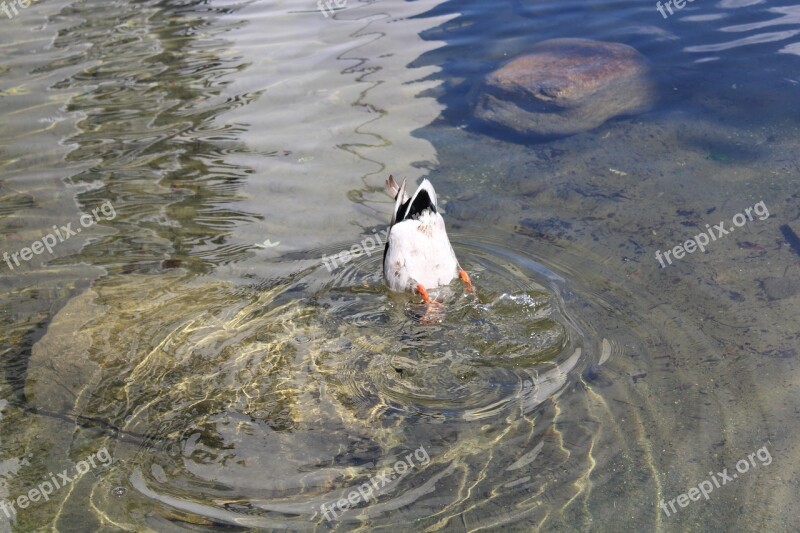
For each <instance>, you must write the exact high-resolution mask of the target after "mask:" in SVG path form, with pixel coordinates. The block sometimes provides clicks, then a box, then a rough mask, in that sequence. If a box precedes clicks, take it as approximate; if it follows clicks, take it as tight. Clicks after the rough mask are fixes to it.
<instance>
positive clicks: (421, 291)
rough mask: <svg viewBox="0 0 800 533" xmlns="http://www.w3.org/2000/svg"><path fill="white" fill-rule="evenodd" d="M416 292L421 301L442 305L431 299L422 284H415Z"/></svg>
mask: <svg viewBox="0 0 800 533" xmlns="http://www.w3.org/2000/svg"><path fill="white" fill-rule="evenodd" d="M417 292H418V293H419V295H420V296H422V301H423V302H425V303H426V304H428V305H443V304H442V303H441V302H437V301H436V300H434V299H432V298H431V297H430V295H429V294H428V291H426V290H425V287H423V286H422V284H418V285H417Z"/></svg>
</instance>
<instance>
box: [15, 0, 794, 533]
mask: <svg viewBox="0 0 800 533" xmlns="http://www.w3.org/2000/svg"><path fill="white" fill-rule="evenodd" d="M421 4H422V3H420V2H394V1H388V2H372V3H366V2H365V3H356V2H353V1H351V2H350V3H349V4H348V6H347V9H344V10H340V11H338V12H337V13H336V14H335V16H329V17H325V16H323V14H321V13H320V12H319V11H317V10H316V7H315V5H314V3H313V2H310V3H308V4H307V5H300V4H297V3H293V4H292V5H291V6H289V5H287V4H285V3H281V2H260V3H249V4H248V3H242V4H234V3H229V2H210V3H209V2H200V1H188V2H180V3H174V2H173V3H170V4H169V5H166V4H164V3H159V2H138V3H136V4H135V5H133V4H130V3H125V2H111V3H108V2H106V3H98V2H89V3H79V4H75V3H69V2H67V1H53V2H41V3H36V4H33V5H32V6H31V7H30V8H29V9H27V10H25V11H24V13H22V12H21V14H20V15H19V17H17V18H16V19H15V20H14V21H13V22H9V21H6V22H5V24H4V26H3V31H4V32H7V34H8V36H9V38H8V40H5V41H4V42H6V44H4V45H2V47H3V49H4V52H5V54H6V56H7V57H8V58H9V61H8V63H7V65H5V66H3V67H0V69H2V72H3V74H4V79H5V80H6V83H5V84H4V85H3V87H0V106H2V107H0V113H2V116H3V119H4V120H3V121H0V164H2V167H3V169H4V173H3V178H2V180H1V181H0V224H2V227H3V231H2V235H3V236H2V237H0V243H2V246H0V249H1V250H3V251H8V250H11V251H16V250H19V249H21V248H23V247H25V246H29V245H30V244H31V243H32V242H34V241H36V240H39V239H41V238H42V236H43V235H44V234H45V233H47V232H49V231H51V229H50V228H51V227H52V226H53V225H54V224H55V225H63V224H66V223H67V222H69V221H71V220H72V221H74V220H78V218H79V216H80V214H81V213H90V212H91V210H92V209H93V208H96V207H97V206H100V205H106V204H104V202H105V203H108V205H113V206H114V209H115V213H116V215H115V216H114V217H113V218H109V219H107V220H103V221H100V222H99V223H98V224H97V225H95V226H92V227H91V228H86V230H85V231H83V232H82V233H81V234H80V235H76V236H75V237H74V238H72V237H71V238H70V239H69V240H67V241H65V242H63V243H60V244H59V247H58V248H55V249H54V250H53V253H52V254H50V253H47V254H41V255H37V256H36V257H35V258H34V259H33V260H31V261H30V262H29V263H26V264H24V265H23V266H21V267H20V268H19V269H16V270H14V271H10V270H6V269H3V271H2V272H0V279H1V280H2V291H3V295H4V300H3V307H2V309H3V315H2V330H0V331H2V337H0V350H2V352H1V353H2V355H3V359H2V361H3V363H2V365H3V366H2V375H0V398H2V399H0V426H2V431H1V432H0V435H2V437H0V447H1V448H0V450H2V455H0V500H12V499H16V498H17V497H18V496H19V495H23V494H25V493H27V492H28V491H29V490H30V489H31V488H33V487H35V486H36V485H37V484H38V483H40V482H41V480H42V479H47V475H48V473H50V472H62V471H63V470H64V469H65V468H71V467H72V465H74V464H76V463H77V462H78V461H80V460H82V459H84V458H86V457H89V456H92V454H96V453H97V452H98V451H99V450H103V449H107V450H108V451H109V452H110V453H111V456H112V458H113V463H112V464H111V465H109V466H107V467H105V466H104V467H103V468H100V469H97V470H96V471H92V472H91V473H86V474H84V475H81V476H77V477H76V479H75V480H73V481H72V482H71V483H70V484H69V488H68V489H66V488H65V489H63V490H60V491H58V492H57V493H55V494H54V495H53V497H52V498H51V499H50V500H49V501H46V502H37V503H35V504H32V505H31V506H30V507H28V508H24V509H22V508H21V509H20V510H19V512H18V513H17V514H16V516H13V517H12V516H6V515H4V514H3V513H2V512H0V531H12V530H19V531H30V530H36V529H38V528H49V527H52V528H55V529H56V530H59V531H84V530H85V531H118V530H130V531H205V530H215V529H218V528H220V527H225V528H228V529H232V530H285V529H288V530H300V531H305V530H321V531H327V530H330V529H339V530H347V531H350V530H354V529H361V530H382V529H389V528H394V529H396V528H397V526H398V524H404V525H406V524H407V525H408V526H407V527H408V529H410V530H415V531H477V530H496V529H499V528H501V527H503V528H507V529H510V530H515V531H517V530H519V531H529V530H534V529H543V530H556V531H574V530H588V529H594V528H601V529H610V530H668V531H673V530H674V531H679V530H686V529H708V528H709V527H708V526H710V525H711V524H714V526H715V527H718V528H723V529H737V530H764V531H766V530H768V531H790V530H793V527H792V526H793V525H795V524H793V521H794V520H796V519H795V518H794V517H795V516H797V515H798V513H797V512H796V511H797V502H796V497H795V496H794V491H793V487H792V486H791V483H790V482H789V481H788V480H791V479H792V478H793V474H794V473H795V470H796V469H797V468H798V466H797V465H798V461H797V459H796V454H794V453H792V449H793V448H791V446H790V445H789V444H790V443H791V442H793V441H794V439H793V437H794V436H795V435H794V434H795V433H796V429H795V428H794V427H793V425H792V424H791V423H790V422H791V420H792V419H793V418H792V414H793V412H794V411H793V409H794V407H793V405H794V404H793V403H792V398H793V396H792V391H793V390H794V388H795V387H796V383H797V379H796V373H795V372H794V366H793V365H794V362H795V361H796V355H797V350H796V346H794V344H795V343H794V333H793V331H794V330H793V328H792V325H793V323H794V322H793V320H792V317H793V316H794V314H793V313H792V311H794V310H795V309H796V301H795V298H797V295H798V294H800V290H798V289H797V287H796V285H797V284H796V283H794V281H793V279H794V274H795V273H796V272H795V269H796V267H797V260H796V256H795V255H794V252H793V251H792V248H791V246H790V244H791V243H787V242H786V240H787V237H786V235H792V233H791V232H792V231H795V230H796V231H798V232H800V228H796V227H795V229H794V230H792V227H793V226H794V225H795V224H796V220H797V214H796V213H797V206H796V198H797V194H796V193H795V192H794V190H793V184H794V180H793V177H794V172H795V169H796V166H797V165H796V148H795V147H796V138H795V137H796V126H795V124H794V122H793V121H794V117H793V116H791V114H790V113H787V112H786V110H787V108H791V107H790V106H791V105H792V104H791V103H792V102H793V99H794V97H795V95H794V88H795V85H796V81H795V80H798V79H800V77H798V72H797V70H798V66H797V64H796V61H795V58H794V55H793V53H794V50H795V48H796V43H794V42H793V41H794V40H797V39H796V34H797V31H798V30H797V29H796V28H794V27H793V26H796V25H797V20H796V19H797V16H796V9H795V8H794V7H793V6H791V5H785V6H782V5H776V3H770V5H765V4H762V3H759V2H727V1H719V2H710V1H709V2H705V3H703V2H695V3H694V4H692V5H691V6H689V7H687V8H685V9H683V10H681V11H680V13H678V14H676V15H674V16H673V17H671V19H670V20H669V22H668V23H667V22H663V21H662V19H661V17H660V15H658V12H657V11H656V10H655V8H654V6H652V5H650V4H646V5H642V4H641V3H634V2H622V3H619V2H617V3H613V4H611V3H599V4H598V3H594V4H591V5H583V4H580V3H573V2H568V3H563V2H562V3H556V2H537V3H533V4H526V5H524V6H523V5H517V4H513V3H509V4H508V5H503V6H502V7H498V4H496V3H490V2H485V1H472V0H468V1H466V2H460V3H458V4H456V3H454V2H442V3H439V4H433V3H425V5H421ZM778 4H780V3H778ZM570 28H581V35H580V36H582V37H590V38H595V39H605V40H615V41H620V42H625V43H626V44H630V45H632V46H634V47H636V48H637V49H639V50H640V51H642V52H643V53H644V54H645V55H647V56H648V57H649V58H650V60H651V61H652V62H653V63H654V65H655V67H656V70H657V71H658V72H659V83H660V85H661V87H662V91H661V92H662V95H661V98H662V101H661V106H660V107H659V108H658V109H656V110H655V111H654V112H652V113H650V114H648V115H644V116H639V117H633V118H629V119H623V120H618V121H614V122H611V123H609V124H606V125H604V126H603V127H601V128H599V129H598V130H596V131H593V132H587V133H585V134H580V135H576V136H574V137H570V138H567V139H560V140H555V141H551V142H548V143H542V144H530V143H526V142H524V141H521V140H519V139H504V138H503V137H502V135H500V134H498V132H493V131H490V130H485V129H483V128H482V127H481V126H479V125H478V124H475V123H473V121H472V120H471V119H470V111H469V108H468V106H467V104H466V98H465V97H466V94H467V93H468V91H469V90H470V88H471V87H472V86H473V84H474V83H475V81H476V80H477V79H479V78H480V77H481V76H482V75H484V74H485V73H486V72H488V71H490V70H492V69H493V68H495V67H496V65H497V64H498V63H500V62H502V61H504V60H505V59H506V58H507V57H510V56H512V55H514V54H516V53H519V52H521V51H523V50H525V49H526V48H528V47H529V46H530V45H532V44H533V43H535V42H538V41H540V40H543V39H547V38H555V37H570V36H576V35H575V34H574V30H571V29H570ZM732 36H733V37H732ZM786 52H788V53H786ZM743 71H746V72H747V73H748V75H747V76H745V75H743V74H742V72H743ZM389 173H395V174H399V175H404V176H408V178H409V179H411V180H412V181H413V180H414V179H416V178H418V177H420V176H423V175H430V176H431V178H432V179H433V180H434V181H435V183H436V186H437V190H440V191H441V196H442V202H441V203H442V205H443V207H444V211H445V215H444V216H445V220H446V222H447V224H448V228H449V229H450V231H451V236H452V240H453V243H454V246H455V248H456V249H457V252H458V256H459V258H461V260H462V263H463V264H464V266H465V267H466V268H467V270H468V271H469V272H470V273H471V274H472V276H473V280H474V281H475V283H476V287H477V293H476V294H475V295H470V294H465V293H464V292H463V290H462V288H461V287H460V285H459V284H457V283H455V284H453V287H451V288H448V289H446V290H444V291H443V295H444V297H445V300H446V305H445V307H444V309H443V310H441V311H440V315H439V316H438V317H437V318H438V321H437V323H434V324H431V323H429V322H428V321H425V320H421V317H422V316H423V315H424V314H425V313H426V310H425V308H424V307H423V306H421V305H420V304H419V303H418V302H417V299H416V298H415V297H412V296H411V295H398V294H391V293H389V292H388V291H387V290H386V288H385V287H384V286H383V283H382V280H381V272H380V262H381V261H380V254H377V253H376V254H372V255H369V256H360V257H357V258H354V259H353V260H352V261H350V262H348V263H347V264H343V265H339V266H337V268H333V269H328V268H326V264H325V261H324V260H323V259H324V258H326V257H332V256H333V255H335V254H339V253H340V252H342V251H344V250H349V249H351V247H352V246H353V245H355V244H357V243H359V242H362V241H364V239H365V238H366V236H370V235H374V234H376V233H377V232H379V231H383V230H384V229H385V227H386V222H387V221H388V214H389V211H390V203H389V199H388V198H386V197H385V196H383V193H382V192H381V190H382V186H381V184H382V182H383V180H384V179H385V177H386V175H387V174H389ZM758 201H764V202H765V203H766V205H769V206H770V214H771V216H770V218H769V219H767V220H765V221H764V222H763V223H760V224H751V225H747V226H745V227H743V228H741V231H740V230H739V229H737V231H736V233H735V234H734V235H732V236H731V237H729V238H728V239H726V240H724V241H720V242H718V243H715V247H714V249H713V250H709V252H708V253H706V254H703V255H700V254H694V255H693V256H691V257H687V258H684V259H683V260H682V261H680V262H679V263H676V264H675V265H674V266H673V267H670V268H667V269H662V268H661V267H660V265H659V264H658V262H657V261H656V259H655V258H654V255H653V254H654V253H655V251H656V250H659V249H666V248H667V247H669V246H671V245H673V244H674V243H677V242H680V241H681V239H682V238H684V237H685V236H687V235H694V234H696V233H697V232H698V231H696V230H695V229H696V228H698V227H700V228H701V229H702V227H703V226H704V224H706V223H710V222H716V221H718V220H724V219H726V218H727V219H730V216H731V215H733V214H734V213H735V212H737V210H739V209H740V208H741V206H745V205H753V204H755V203H756V202H758ZM786 228H789V229H788V230H787V229H786ZM267 240H269V241H270V243H276V242H277V243H279V244H278V245H276V246H264V245H263V244H262V243H265V242H266V241H267ZM0 264H2V263H0ZM775 384H777V385H778V386H775ZM787 422H788V423H787ZM767 443H768V444H769V450H770V452H771V454H772V457H774V462H775V464H776V465H779V468H780V470H781V472H782V473H783V474H782V476H780V477H777V476H775V475H774V471H775V470H774V468H777V467H773V469H772V470H770V469H766V468H765V469H764V470H763V471H762V470H761V469H758V470H753V471H752V472H750V473H748V476H747V477H746V478H743V479H740V480H738V481H737V483H736V484H735V485H732V486H730V487H725V490H719V491H716V492H715V493H714V495H713V498H712V499H711V500H710V501H708V502H705V501H701V502H695V503H694V504H693V505H692V506H690V507H687V508H685V509H681V511H680V512H679V513H677V514H675V515H673V516H666V515H665V514H663V513H662V512H661V510H660V507H659V502H660V500H662V499H663V498H671V497H673V496H674V495H677V494H680V493H682V492H684V491H685V490H686V488H687V487H691V486H693V485H696V484H697V483H699V482H701V481H703V480H704V479H707V478H708V474H707V472H708V471H709V470H713V469H717V468H722V467H723V466H726V465H730V464H735V462H736V460H738V459H741V458H742V457H744V456H745V454H746V452H750V451H752V450H756V449H759V448H761V447H762V446H764V445H766V444H767ZM421 449H422V450H425V452H426V455H427V456H428V460H426V461H418V462H415V463H414V464H413V468H410V469H409V470H408V471H407V472H406V473H404V474H403V475H402V476H399V477H398V478H397V479H392V480H391V482H390V483H387V484H386V485H385V486H383V487H381V490H380V493H379V494H378V495H377V497H376V498H375V499H374V501H369V502H366V501H364V498H361V499H360V500H359V501H357V502H351V503H350V504H347V505H344V506H339V507H337V508H336V509H337V516H336V518H335V520H330V521H329V520H327V518H326V517H325V516H324V511H323V507H322V506H323V505H327V506H331V505H338V502H340V501H343V499H346V498H348V496H349V495H351V494H353V493H354V491H355V490H357V488H358V487H363V486H364V484H366V483H371V482H372V480H374V479H376V477H379V476H380V475H381V473H382V472H387V471H392V469H393V468H394V465H396V464H397V462H398V461H403V460H404V458H406V457H408V454H409V453H413V452H414V451H415V450H421ZM345 507H348V509H344V508H345Z"/></svg>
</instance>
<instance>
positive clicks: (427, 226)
mask: <svg viewBox="0 0 800 533" xmlns="http://www.w3.org/2000/svg"><path fill="white" fill-rule="evenodd" d="M385 186H386V192H387V193H388V194H389V196H392V197H393V198H394V200H395V201H394V210H393V211H392V220H391V222H390V224H389V236H388V238H387V240H386V246H385V248H384V252H383V277H384V279H385V280H386V284H387V285H388V286H389V289H391V290H393V291H396V292H412V293H413V292H416V293H418V294H419V295H420V296H422V299H423V301H424V302H425V303H427V304H435V303H439V302H436V301H434V300H433V299H431V297H430V295H429V294H428V289H435V288H437V287H442V286H445V285H448V284H449V283H450V282H451V281H453V280H454V279H455V278H457V277H459V278H461V280H462V281H463V282H464V284H465V285H466V288H467V290H468V291H470V292H473V291H474V287H473V286H472V281H471V279H470V277H469V274H467V272H466V271H465V270H464V269H463V268H461V266H460V265H459V263H458V259H456V254H455V252H454V251H453V246H452V245H451V244H450V239H449V238H448V237H447V231H446V229H445V225H444V219H443V218H442V215H441V214H440V213H439V212H438V210H437V200H436V191H435V190H434V189H433V185H431V182H430V181H428V180H427V179H424V180H422V183H421V184H420V185H419V187H417V190H416V191H415V192H414V195H413V196H409V195H408V193H407V192H406V180H405V179H404V180H403V184H402V185H400V186H398V185H397V182H396V181H395V180H394V177H392V176H389V179H387V180H386V183H385Z"/></svg>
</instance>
